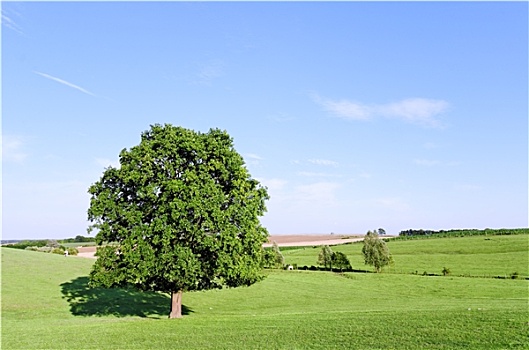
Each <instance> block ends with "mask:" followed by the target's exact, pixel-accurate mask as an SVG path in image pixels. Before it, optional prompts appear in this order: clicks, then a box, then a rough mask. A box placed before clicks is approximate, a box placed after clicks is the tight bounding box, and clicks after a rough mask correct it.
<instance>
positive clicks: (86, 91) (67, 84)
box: [33, 71, 97, 97]
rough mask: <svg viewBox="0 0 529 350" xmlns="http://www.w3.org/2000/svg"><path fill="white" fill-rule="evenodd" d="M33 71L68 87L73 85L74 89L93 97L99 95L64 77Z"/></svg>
mask: <svg viewBox="0 0 529 350" xmlns="http://www.w3.org/2000/svg"><path fill="white" fill-rule="evenodd" d="M33 73H35V74H38V75H40V76H42V77H44V78H46V79H50V80H53V81H56V82H57V83H60V84H63V85H66V86H68V87H71V88H72V89H76V90H78V91H81V92H82V93H85V94H87V95H90V96H93V97H97V96H96V95H94V94H93V93H91V92H90V91H88V90H86V89H83V88H82V87H80V86H77V85H75V84H72V83H70V82H68V81H66V80H63V79H60V78H57V77H54V76H51V75H49V74H46V73H41V72H36V71H34V72H33Z"/></svg>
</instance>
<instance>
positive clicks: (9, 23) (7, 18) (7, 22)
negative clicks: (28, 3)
mask: <svg viewBox="0 0 529 350" xmlns="http://www.w3.org/2000/svg"><path fill="white" fill-rule="evenodd" d="M4 6H5V5H4ZM15 14H16V13H15ZM2 26H4V27H5V28H8V29H10V30H12V31H14V32H16V33H18V34H20V35H24V32H23V31H22V27H20V25H18V24H17V22H15V20H14V19H13V16H12V15H11V13H8V12H7V11H5V10H3V9H2Z"/></svg>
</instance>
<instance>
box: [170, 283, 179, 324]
mask: <svg viewBox="0 0 529 350" xmlns="http://www.w3.org/2000/svg"><path fill="white" fill-rule="evenodd" d="M169 318H182V290H179V291H178V292H172V293H171V313H170V314H169Z"/></svg>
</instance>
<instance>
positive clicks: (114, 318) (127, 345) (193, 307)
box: [0, 237, 529, 349]
mask: <svg viewBox="0 0 529 350" xmlns="http://www.w3.org/2000/svg"><path fill="white" fill-rule="evenodd" d="M493 239H496V237H493ZM432 242H434V241H433V240H432ZM435 242H439V244H440V245H441V247H440V248H439V249H440V250H442V249H444V248H442V246H444V245H445V243H443V240H441V239H439V240H435ZM403 243H404V244H407V242H403ZM413 243H416V241H414V242H413ZM505 244H506V245H509V244H507V243H505ZM500 246H502V245H501V244H499V245H498V250H500V248H499V247H500ZM357 247H361V245H347V246H340V247H339V248H335V249H336V250H338V249H345V250H347V251H348V250H349V249H351V248H354V249H357ZM425 249H426V248H425ZM501 249H502V250H503V249H504V248H501ZM505 249H506V250H507V251H510V249H511V248H505ZM525 249H526V251H525V259H527V245H525ZM0 251H1V253H2V300H1V302H2V328H1V335H2V338H1V340H2V344H1V345H2V349H510V348H518V349H528V348H529V324H528V321H529V319H528V286H529V282H528V281H527V280H522V279H515V280H513V279H493V278H465V277H457V276H447V277H427V276H417V275H409V274H407V275H406V274H387V273H382V274H374V273H372V274H371V273H368V274H366V273H347V274H337V273H332V272H312V271H280V270H269V271H266V273H267V275H268V276H267V278H266V279H265V280H264V281H262V282H260V283H257V284H255V285H253V286H251V287H243V288H237V289H225V290H214V291H207V292H195V293H185V294H184V299H183V304H184V314H185V316H184V318H183V319H181V320H169V319H167V315H168V313H169V297H168V296H167V295H164V294H160V293H142V292H137V291H133V290H126V289H111V290H106V289H101V288H97V289H89V288H88V287H87V282H88V278H87V276H88V272H89V271H90V267H91V265H92V263H93V260H90V259H84V258H80V257H71V256H70V257H64V256H60V255H55V254H44V253H39V252H32V251H23V250H15V249H8V248H2V249H1V250H0ZM395 251H398V249H397V248H395ZM295 252H299V251H295V250H294V251H292V253H295ZM351 252H352V251H351ZM401 252H402V254H401V256H406V254H405V253H406V252H408V253H407V254H410V255H413V249H411V248H410V250H406V248H405V247H404V246H403V247H401ZM431 253H432V255H435V252H431ZM490 253H491V254H495V253H496V250H495V249H491V251H490ZM348 254H349V253H348ZM422 254H423V253H420V254H418V255H422ZM484 254H485V253H484ZM397 255H398V254H396V256H397ZM290 258H291V256H290V255H288V259H290ZM313 264H314V263H313ZM357 266H358V265H357ZM472 266H473V265H472ZM428 268H429V269H432V270H434V269H435V267H434V266H431V267H428ZM468 268H471V266H468ZM463 272H465V271H463Z"/></svg>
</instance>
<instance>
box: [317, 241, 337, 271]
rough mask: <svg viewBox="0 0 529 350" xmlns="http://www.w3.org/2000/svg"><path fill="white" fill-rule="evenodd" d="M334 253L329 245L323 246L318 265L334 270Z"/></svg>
mask: <svg viewBox="0 0 529 350" xmlns="http://www.w3.org/2000/svg"><path fill="white" fill-rule="evenodd" d="M333 254H334V253H333V251H332V249H331V247H329V246H328V245H322V246H321V250H320V253H319V254H318V264H320V265H323V266H325V268H327V267H328V268H329V269H330V270H332V263H333V261H332V256H333Z"/></svg>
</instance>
